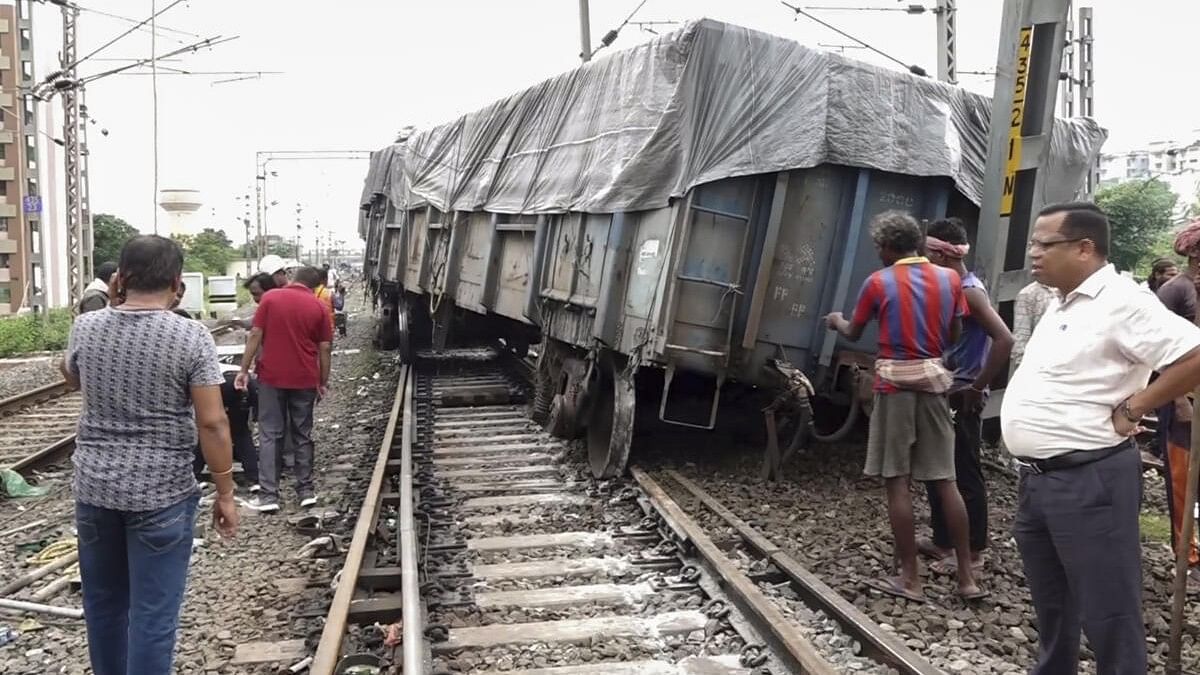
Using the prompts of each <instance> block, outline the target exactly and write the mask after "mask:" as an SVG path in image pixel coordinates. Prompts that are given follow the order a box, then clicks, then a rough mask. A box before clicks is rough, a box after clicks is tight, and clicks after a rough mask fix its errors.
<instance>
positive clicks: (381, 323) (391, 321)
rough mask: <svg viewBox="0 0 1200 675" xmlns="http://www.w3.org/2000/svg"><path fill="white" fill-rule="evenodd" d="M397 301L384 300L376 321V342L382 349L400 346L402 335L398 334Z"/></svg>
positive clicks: (386, 349)
mask: <svg viewBox="0 0 1200 675" xmlns="http://www.w3.org/2000/svg"><path fill="white" fill-rule="evenodd" d="M397 314H398V311H397V307H396V304H395V303H392V302H386V301H385V302H384V303H383V304H382V305H380V307H379V317H378V319H377V320H376V322H375V344H377V345H378V346H379V348H380V349H383V350H385V351H390V350H392V349H395V348H396V347H398V346H399V344H400V343H399V340H400V336H399V335H398V334H397V333H398V331H397V326H396V315H397Z"/></svg>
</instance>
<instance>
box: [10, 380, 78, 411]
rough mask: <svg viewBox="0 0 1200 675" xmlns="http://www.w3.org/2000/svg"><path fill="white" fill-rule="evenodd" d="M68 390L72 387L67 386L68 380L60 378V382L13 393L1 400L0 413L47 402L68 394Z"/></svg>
mask: <svg viewBox="0 0 1200 675" xmlns="http://www.w3.org/2000/svg"><path fill="white" fill-rule="evenodd" d="M68 391H70V389H69V388H68V387H67V381H66V380H59V381H58V382H51V383H50V384H46V385H42V386H40V387H38V388H37V389H30V390H29V391H26V392H21V393H20V394H13V395H12V396H9V397H8V398H6V399H3V400H0V415H8V414H10V413H14V412H17V411H18V410H21V409H22V408H26V407H28V406H31V405H37V404H38V403H45V402H46V401H49V400H52V399H56V398H58V397H59V396H62V395H63V394H66V393H67V392H68Z"/></svg>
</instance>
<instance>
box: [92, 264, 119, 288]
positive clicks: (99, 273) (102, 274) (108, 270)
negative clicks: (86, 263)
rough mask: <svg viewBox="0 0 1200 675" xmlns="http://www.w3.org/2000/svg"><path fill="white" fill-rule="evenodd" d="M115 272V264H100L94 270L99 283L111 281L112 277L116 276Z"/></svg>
mask: <svg viewBox="0 0 1200 675" xmlns="http://www.w3.org/2000/svg"><path fill="white" fill-rule="evenodd" d="M116 272H117V263H115V262H102V263H100V266H99V267H97V268H96V278H97V279H99V280H100V281H103V282H105V283H108V280H109V279H111V278H112V275H113V274H116Z"/></svg>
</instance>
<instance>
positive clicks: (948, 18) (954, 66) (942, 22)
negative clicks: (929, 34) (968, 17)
mask: <svg viewBox="0 0 1200 675" xmlns="http://www.w3.org/2000/svg"><path fill="white" fill-rule="evenodd" d="M956 2H957V0H937V9H935V10H933V13H934V14H936V15H937V50H938V64H937V75H938V79H939V80H941V81H942V82H949V83H950V84H958V45H957V35H956V34H957V32H958V8H957V7H956V6H955V3H956Z"/></svg>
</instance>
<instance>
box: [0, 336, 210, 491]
mask: <svg viewBox="0 0 1200 675" xmlns="http://www.w3.org/2000/svg"><path fill="white" fill-rule="evenodd" d="M209 332H210V333H211V334H212V335H213V337H214V338H216V337H219V336H223V335H227V334H230V333H233V332H234V328H233V327H232V326H218V327H215V328H211V329H210V330H209ZM82 405H83V397H82V395H81V394H80V393H79V392H77V391H72V390H71V389H70V388H69V387H68V386H67V383H66V381H63V380H59V381H58V382H53V383H50V384H47V385H45V386H42V387H38V388H37V389H33V390H30V391H27V392H24V393H21V394H17V395H15V396H11V397H9V398H6V399H4V400H0V467H4V468H8V469H12V470H14V471H18V472H21V473H26V472H28V471H31V470H34V469H38V468H41V467H44V466H47V465H51V464H54V463H57V462H60V461H62V460H63V459H64V458H65V456H66V455H68V454H69V453H70V452H71V450H73V449H74V447H75V428H76V426H77V424H78V422H79V412H80V408H81V406H82Z"/></svg>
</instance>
